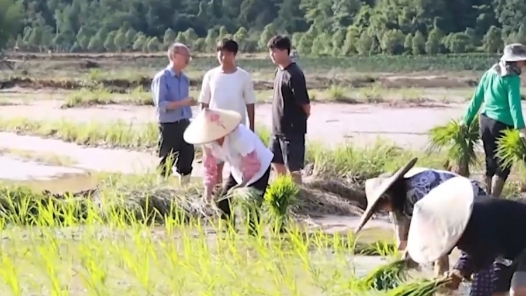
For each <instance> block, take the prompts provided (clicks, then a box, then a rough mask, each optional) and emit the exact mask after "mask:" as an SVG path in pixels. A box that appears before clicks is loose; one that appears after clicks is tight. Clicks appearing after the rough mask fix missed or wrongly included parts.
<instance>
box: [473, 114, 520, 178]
mask: <svg viewBox="0 0 526 296" xmlns="http://www.w3.org/2000/svg"><path fill="white" fill-rule="evenodd" d="M479 122H480V137H481V139H482V144H483V146H484V154H485V155H486V177H493V176H495V175H497V176H498V177H499V178H502V179H504V180H506V179H507V178H508V176H509V174H510V171H511V166H505V165H503V163H502V161H501V160H500V159H499V158H498V157H497V155H496V154H497V153H496V152H497V148H498V140H499V138H501V137H502V136H503V135H504V134H503V132H504V131H505V130H508V129H512V128H513V127H511V126H509V125H507V124H504V123H502V122H500V121H497V120H494V119H492V118H489V117H487V116H486V115H484V114H480V116H479Z"/></svg>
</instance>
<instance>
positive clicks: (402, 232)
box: [389, 211, 411, 251]
mask: <svg viewBox="0 0 526 296" xmlns="http://www.w3.org/2000/svg"><path fill="white" fill-rule="evenodd" d="M389 217H390V218H391V221H392V222H393V224H394V232H395V238H396V242H397V248H398V250H400V251H402V250H404V249H405V247H406V245H407V237H408V236H409V225H410V224H411V220H410V219H409V217H407V216H405V215H403V214H402V213H400V212H398V211H396V212H391V213H389Z"/></svg>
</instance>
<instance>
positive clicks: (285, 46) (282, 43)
mask: <svg viewBox="0 0 526 296" xmlns="http://www.w3.org/2000/svg"><path fill="white" fill-rule="evenodd" d="M267 47H268V48H269V49H279V50H287V53H288V54H290V48H291V47H292V45H291V42H290V38H289V37H287V36H283V35H276V36H274V37H272V38H270V40H269V41H268V43H267Z"/></svg>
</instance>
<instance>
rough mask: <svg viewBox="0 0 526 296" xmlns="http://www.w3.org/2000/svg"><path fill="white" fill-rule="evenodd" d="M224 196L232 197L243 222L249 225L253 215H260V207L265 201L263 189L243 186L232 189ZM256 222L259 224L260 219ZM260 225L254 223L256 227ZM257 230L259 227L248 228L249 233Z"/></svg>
mask: <svg viewBox="0 0 526 296" xmlns="http://www.w3.org/2000/svg"><path fill="white" fill-rule="evenodd" d="M224 198H230V199H231V203H232V204H233V205H234V208H235V209H237V210H239V212H240V214H241V216H242V220H243V221H244V222H245V223H244V224H243V225H244V226H249V221H250V219H251V217H252V218H253V219H257V217H259V209H260V207H261V204H262V203H263V200H262V198H261V191H259V190H257V189H254V188H250V187H241V188H237V189H235V190H232V191H231V192H229V193H228V195H227V196H225V197H224ZM258 220H259V219H258ZM255 223H256V224H257V223H258V221H255ZM258 226H259V225H254V227H255V228H257V227H258ZM256 230H257V229H250V228H247V232H249V233H254V231H256Z"/></svg>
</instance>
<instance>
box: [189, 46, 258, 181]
mask: <svg viewBox="0 0 526 296" xmlns="http://www.w3.org/2000/svg"><path fill="white" fill-rule="evenodd" d="M238 50H239V46H238V44H237V42H236V41H234V40H232V39H223V40H221V41H219V42H218V43H217V47H216V52H217V60H218V61H219V66H218V67H216V68H214V69H212V70H210V71H208V72H207V73H206V74H205V76H204V77H203V84H202V86H201V93H200V95H199V103H200V105H201V109H204V108H216V109H224V110H230V111H235V112H237V113H239V115H241V123H242V124H244V125H246V126H248V127H249V128H250V130H251V131H254V113H255V104H256V95H255V93H254V85H253V83H252V78H251V77H250V74H249V73H248V72H247V71H245V70H243V69H241V68H239V67H237V66H236V55H237V52H238ZM223 166H224V164H223V163H222V162H219V163H217V166H216V168H217V171H218V174H217V183H218V184H222V183H223Z"/></svg>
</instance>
